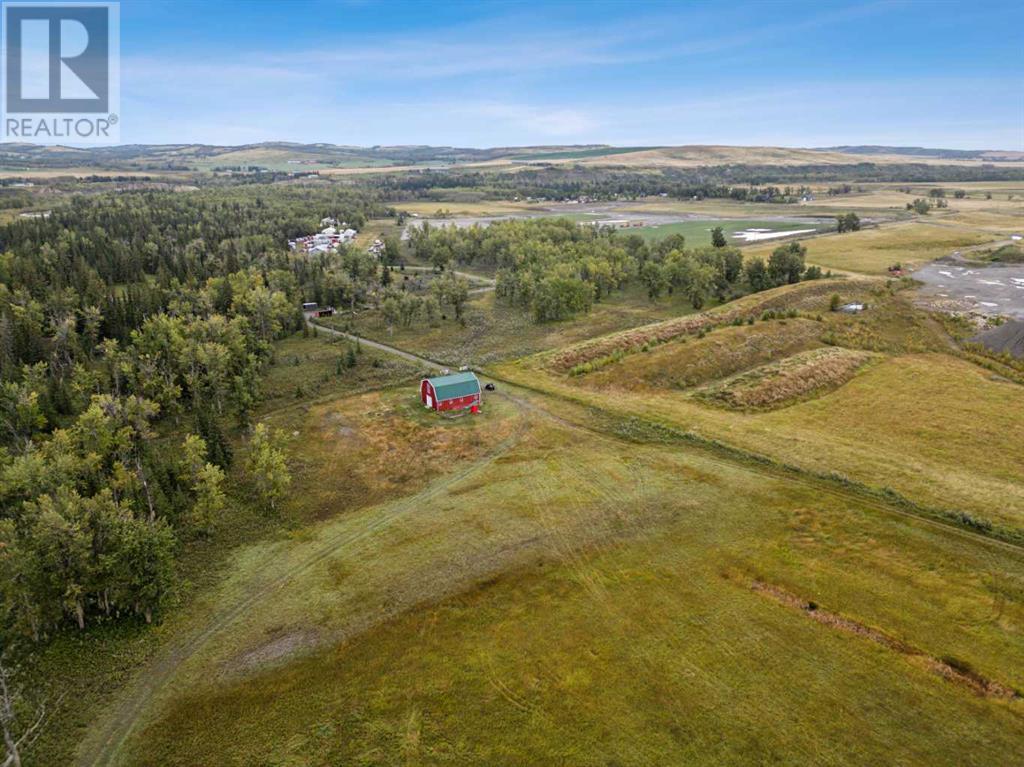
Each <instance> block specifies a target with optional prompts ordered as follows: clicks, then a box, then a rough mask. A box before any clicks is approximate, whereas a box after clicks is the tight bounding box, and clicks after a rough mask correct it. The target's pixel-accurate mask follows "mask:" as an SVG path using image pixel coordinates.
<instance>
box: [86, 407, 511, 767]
mask: <svg viewBox="0 0 1024 767" xmlns="http://www.w3.org/2000/svg"><path fill="white" fill-rule="evenodd" d="M523 428H524V427H523V424H522V423H521V424H520V427H519V428H518V429H517V431H516V432H515V433H514V434H513V435H511V436H510V437H509V438H507V439H506V440H504V441H503V442H502V443H500V444H499V445H498V446H497V447H496V448H495V449H494V450H492V451H491V452H489V453H488V454H487V455H485V456H484V457H483V458H481V459H479V460H478V461H475V462H474V463H472V464H471V465H469V466H467V467H465V468H463V469H461V470H459V471H456V472H454V473H452V474H448V475H445V476H444V477H442V478H441V479H439V480H438V481H436V482H434V483H432V484H431V485H430V486H429V487H427V488H426V489H425V490H423V491H422V492H420V493H417V494H416V495H413V496H410V497H408V498H404V499H401V500H399V501H396V502H394V503H392V504H390V505H389V507H387V508H386V510H385V511H383V512H382V513H381V514H380V515H377V516H375V517H372V518H371V519H370V521H369V522H368V523H367V524H366V525H365V526H363V527H360V528H358V529H355V530H349V529H347V528H346V529H343V530H342V531H341V532H340V533H339V534H337V535H335V536H332V537H330V538H328V539H327V540H325V541H323V542H322V543H321V544H320V545H319V546H317V547H316V548H314V549H312V550H311V551H310V552H309V553H308V555H307V556H306V557H305V558H304V559H303V560H302V561H301V562H300V563H299V564H297V565H296V566H295V567H292V568H290V569H289V570H288V571H287V572H285V573H282V574H280V575H277V576H275V577H274V578H272V579H271V580H270V581H268V582H266V583H253V584H252V586H251V588H250V589H249V590H248V591H247V592H246V593H245V594H244V596H242V598H241V599H239V600H238V601H236V602H235V603H234V604H233V605H232V606H231V607H229V608H227V609H225V610H223V611H222V612H220V613H218V614H216V615H214V616H213V617H212V618H211V619H210V620H209V622H208V623H207V624H206V626H205V627H204V628H203V629H202V631H200V632H198V633H194V634H192V635H191V636H188V637H186V638H184V639H182V640H180V641H178V642H175V643H173V644H171V645H170V646H169V647H167V648H166V649H165V650H164V651H163V652H162V653H161V654H160V655H159V657H158V658H156V659H155V660H154V661H152V662H151V663H150V664H148V665H147V666H146V667H145V668H143V669H141V670H140V671H139V673H138V674H137V675H136V685H135V688H134V690H133V692H132V694H131V695H129V696H128V697H127V698H125V699H124V700H122V701H121V702H120V704H119V705H117V706H116V707H115V708H114V709H113V711H112V712H111V713H110V715H109V716H108V718H107V721H106V722H105V723H104V724H103V725H102V726H101V727H100V728H99V729H98V730H95V731H94V732H95V733H96V734H95V735H94V736H93V737H90V738H87V739H86V741H85V742H84V744H83V746H82V747H81V748H80V750H79V754H78V758H77V759H76V763H77V764H79V765H83V766H89V767H92V766H93V765H105V764H113V763H115V759H116V757H117V755H118V752H119V751H120V749H121V747H122V746H123V745H124V743H125V741H126V740H127V739H128V737H129V736H130V735H131V734H132V732H133V731H134V730H135V728H136V726H137V725H138V722H139V719H140V718H141V716H142V714H143V712H144V711H145V709H146V707H147V706H148V705H149V703H150V702H151V701H152V700H153V699H154V698H155V696H156V695H157V693H158V692H159V691H160V690H161V689H162V688H163V687H164V685H165V684H166V683H167V682H168V681H169V680H170V678H171V677H172V675H173V673H174V671H175V670H176V669H177V668H178V667H179V666H180V665H181V664H182V663H183V662H184V661H185V660H186V659H187V658H189V657H191V656H192V655H193V654H195V653H196V652H197V651H198V650H199V649H200V648H202V647H203V646H204V645H205V644H206V643H207V642H208V641H209V640H210V639H211V638H212V637H213V636H215V635H216V634H218V633H219V632H221V631H223V630H224V629H226V628H227V627H228V626H229V625H231V623H232V622H234V621H235V620H237V619H238V618H239V617H241V616H242V615H244V614H245V613H246V612H247V611H248V610H249V609H250V608H252V607H253V606H254V605H255V604H256V603H257V602H259V601H260V600H261V599H263V598H265V597H268V596H269V595H270V594H272V593H273V592H274V591H275V590H276V589H278V588H280V587H281V586H283V585H284V584H286V583H287V582H288V581H290V580H291V579H292V578H294V577H295V576H296V575H298V574H300V573H302V572H304V571H306V570H308V569H310V568H311V567H313V566H314V565H316V564H317V563H318V562H321V561H322V560H324V559H326V558H327V557H329V556H331V555H334V554H337V553H338V552H339V551H343V550H345V549H347V548H350V547H353V546H355V545H356V544H358V543H360V542H362V541H364V540H366V539H367V538H369V537H370V536H371V535H373V534H374V533H375V532H377V531H379V530H381V529H383V528H384V527H386V526H388V525H389V524H391V523H392V522H394V521H396V520H397V519H399V518H400V517H402V516H405V515H406V514H409V513H411V512H413V511H415V510H416V509H417V508H418V507H419V506H420V505H421V504H422V503H423V502H424V501H427V500H429V499H431V498H433V497H435V496H437V495H439V494H441V493H442V492H444V491H445V490H447V489H448V487H449V486H451V485H453V484H455V483H457V482H459V481H461V480H464V479H466V478H468V477H470V476H472V475H473V474H475V473H477V472H479V471H480V470H482V469H483V468H485V467H486V466H488V465H490V464H491V463H493V462H494V461H495V460H496V459H497V458H499V457H500V456H502V455H504V454H505V453H506V452H508V451H509V450H510V449H511V448H512V447H514V446H515V444H516V443H517V442H518V441H519V439H520V437H521V436H522V434H523Z"/></svg>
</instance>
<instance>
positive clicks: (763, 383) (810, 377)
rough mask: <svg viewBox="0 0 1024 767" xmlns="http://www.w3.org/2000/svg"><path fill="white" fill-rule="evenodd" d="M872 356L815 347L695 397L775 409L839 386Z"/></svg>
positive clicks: (739, 406)
mask: <svg viewBox="0 0 1024 767" xmlns="http://www.w3.org/2000/svg"><path fill="white" fill-rule="evenodd" d="M870 358H871V355H870V354H868V353H867V352H858V351H851V350H849V349H843V348H839V347H830V348H826V349H813V350H811V351H806V352H800V353H798V354H794V355H793V356H791V357H787V358H785V359H783V360H779V361H777V362H772V363H769V364H767V365H762V366H760V367H757V368H754V369H753V370H750V371H747V372H745V373H740V374H739V375H736V376H733V377H731V378H728V379H726V380H725V381H722V382H721V383H718V384H715V385H713V386H709V387H707V388H705V389H703V390H701V391H700V392H698V393H697V394H696V396H697V397H699V398H700V399H703V400H704V401H706V402H710V403H712V404H716V405H722V406H725V407H729V408H734V409H737V410H773V409H775V408H779V407H784V406H786V405H791V404H793V403H794V402H798V401H800V400H804V399H808V398H810V397H814V396H820V395H822V394H825V393H827V392H830V391H834V390H835V389H838V388H839V387H840V386H842V385H843V384H844V383H846V382H847V381H849V380H850V379H851V378H853V376H854V375H855V374H856V373H857V371H858V370H859V369H860V368H861V367H862V366H863V365H864V364H865V363H866V362H867V361H868V360H869V359H870Z"/></svg>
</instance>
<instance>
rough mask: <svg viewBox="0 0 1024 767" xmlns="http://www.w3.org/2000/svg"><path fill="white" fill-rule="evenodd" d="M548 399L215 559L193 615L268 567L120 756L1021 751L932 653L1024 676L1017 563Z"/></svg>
mask: <svg viewBox="0 0 1024 767" xmlns="http://www.w3.org/2000/svg"><path fill="white" fill-rule="evenodd" d="M531 401H532V404H533V406H534V407H541V408H543V407H547V406H549V404H550V403H549V404H547V405H546V404H545V403H544V402H543V401H542V399H537V398H532V400H531ZM557 411H558V413H559V415H560V417H561V418H563V419H566V418H567V419H569V421H565V420H562V421H554V420H552V419H550V418H549V417H547V416H546V415H544V414H543V413H542V412H540V411H534V410H520V411H519V413H520V414H519V415H518V416H514V418H517V419H518V418H523V419H525V420H521V421H518V423H519V424H520V427H521V429H522V431H521V432H520V433H519V436H518V437H517V438H516V439H517V440H518V441H516V442H514V444H512V445H511V446H510V447H508V448H507V449H506V450H505V451H504V452H502V453H501V455H500V456H499V457H497V458H496V459H494V460H491V461H489V462H486V463H483V464H480V465H479V466H478V468H477V469H476V470H475V471H473V472H472V473H470V474H468V475H462V476H461V477H456V478H455V479H454V480H452V481H448V480H443V481H442V483H441V484H436V483H435V484H432V485H428V486H427V488H428V490H427V491H425V492H426V494H420V495H417V496H415V497H414V498H413V499H412V501H413V502H412V503H411V504H410V503H404V502H402V501H393V502H388V503H385V504H382V505H379V506H374V507H370V508H365V509H362V510H358V511H354V512H351V513H348V514H345V515H343V516H340V517H335V518H332V519H330V520H327V521H325V522H324V523H322V524H320V525H318V526H314V527H311V528H309V529H308V530H305V531H303V532H302V533H301V534H299V535H295V536H293V537H290V538H287V539H284V540H277V541H269V542H267V543H263V544H255V545H253V546H250V547H247V548H245V549H243V550H241V551H239V552H238V554H237V556H236V557H235V558H234V560H233V564H232V567H231V576H230V577H229V578H228V579H227V580H226V581H225V582H224V583H223V584H222V585H221V586H220V587H218V588H216V589H215V590H214V591H213V592H212V593H211V595H210V597H209V605H210V610H211V612H212V613H214V614H216V613H217V612H218V611H219V610H221V609H226V608H227V607H228V606H230V605H231V604H234V603H235V601H236V600H237V599H238V597H239V594H244V593H248V590H249V589H251V588H253V587H254V585H256V586H258V584H261V583H263V584H265V583H268V582H274V581H275V579H277V578H280V577H282V576H284V575H286V574H287V577H286V579H285V580H283V581H281V585H280V586H279V587H277V588H276V589H275V590H274V592H273V593H272V595H268V597H267V598H266V599H263V600H261V601H260V603H259V608H258V609H252V610H250V611H247V612H245V613H244V614H242V615H240V616H239V617H238V619H237V620H235V621H233V622H232V623H230V624H228V625H227V626H225V627H223V628H222V629H221V630H219V631H217V632H216V633H215V634H213V635H212V636H211V637H209V638H208V639H207V640H206V641H205V642H204V643H203V645H202V646H201V648H200V649H199V650H198V651H197V652H195V653H194V654H192V655H191V656H190V657H189V658H188V659H187V660H186V661H184V662H182V663H181V664H179V665H178V666H177V667H176V668H175V669H174V671H173V673H172V675H171V678H170V679H169V680H168V681H167V683H166V684H165V685H162V687H161V689H162V692H161V694H160V695H158V696H157V697H156V698H155V699H154V700H153V701H152V705H151V706H150V707H148V708H147V709H146V712H145V717H144V719H143V723H142V726H141V728H140V729H139V730H138V731H137V732H136V734H135V735H134V736H133V737H132V738H131V739H130V740H129V741H128V743H127V744H126V745H125V748H124V749H123V750H122V751H121V753H120V757H121V762H122V763H124V764H128V765H136V764H157V763H158V764H165V765H177V764H195V763H217V764H253V763H295V764H306V763H329V764H348V763H361V764H382V765H383V764H395V763H422V764H438V763H451V762H455V763H477V764H484V763H486V764H496V763H508V764H513V763H515V764H526V763H537V762H539V761H547V760H550V759H556V760H559V761H564V762H567V763H574V764H591V763H598V762H600V761H602V760H605V759H607V758H608V757H609V755H611V756H613V757H614V758H615V760H616V761H617V762H618V763H620V764H624V765H645V764H651V763H653V762H672V763H678V762H687V763H694V764H720V763H722V762H732V761H740V762H749V761H777V762H793V761H802V760H804V759H806V758H808V757H810V756H811V755H812V754H813V755H814V758H815V759H817V760H825V761H827V762H835V763H848V762H859V763H868V762H876V761H880V760H882V761H884V760H886V759H892V758H899V759H901V760H905V761H909V762H920V761H925V762H928V763H930V764H985V763H987V762H991V761H992V760H993V759H998V757H999V755H1000V754H1005V753H1007V752H1008V749H1009V750H1012V749H1014V748H1016V747H1017V746H1018V745H1019V739H1018V735H1017V730H1016V728H1015V726H1014V725H1015V723H1016V722H1017V721H1018V718H1019V716H1020V712H1019V703H1018V702H1016V701H1008V700H1004V699H1002V698H1000V697H999V695H997V694H995V693H993V694H984V695H979V694H978V693H977V692H976V691H975V690H974V689H973V688H972V687H971V686H970V684H968V683H967V682H966V681H965V680H962V679H960V678H957V677H954V678H953V679H947V678H944V676H943V675H942V674H941V673H939V672H938V671H937V670H936V669H938V668H942V666H941V663H942V661H940V660H939V659H941V658H952V659H955V660H956V663H957V664H960V665H965V664H969V665H970V667H971V668H972V669H974V670H975V672H976V673H977V674H978V675H981V676H983V677H984V678H986V679H990V680H992V681H998V682H999V683H1000V684H1002V685H1004V686H1005V685H1008V686H1014V685H1016V686H1020V685H1021V684H1024V677H1022V676H1021V673H1020V671H1019V669H1017V668H1015V667H1014V666H1012V665H1010V666H1007V665H1006V664H1005V663H1004V660H1005V658H1007V657H1012V656H1013V655H1014V654H1015V653H1018V652H1019V651H1020V650H1021V644H1020V642H1021V638H1020V632H1019V631H1018V629H1017V627H1018V626H1020V624H1021V621H1022V620H1024V616H1022V614H1021V611H1020V605H1019V604H1018V603H1017V602H1015V601H1007V600H1005V599H1004V602H1003V604H1004V607H1003V608H1002V610H1001V612H1000V614H999V617H998V619H992V617H991V616H992V600H993V598H994V597H995V596H996V595H997V594H1001V593H1009V592H1008V591H1007V590H1012V589H1019V588H1021V585H1020V572H1019V570H1017V569H1016V559H1015V558H1014V556H1013V555H1011V554H1009V553H1006V552H1001V551H999V550H991V549H988V548H986V547H985V546H984V545H980V544H979V543H978V542H977V541H974V540H968V539H963V538H960V537H959V536H956V535H953V534H951V533H950V532H948V531H945V530H940V529H934V528H929V527H922V526H920V524H919V523H917V522H914V521H912V520H905V519H902V518H898V517H897V518H893V517H890V516H887V515H885V514H884V513H879V512H878V511H876V510H873V509H872V508H868V507H862V506H859V505H858V502H857V501H856V500H853V499H849V498H833V497H830V496H828V495H825V496H823V495H821V494H820V493H818V492H817V490H816V488H814V487H813V486H805V485H803V484H801V483H799V482H796V483H795V482H793V481H791V480H785V479H782V478H776V477H772V476H771V475H765V474H763V473H761V471H760V470H758V469H757V468H755V467H746V466H742V465H733V464H730V463H729V462H722V461H721V460H719V459H716V458H715V457H713V456H711V455H706V454H704V453H702V452H700V451H694V450H686V449H667V448H665V447H664V446H660V445H644V444H636V443H633V442H624V441H621V440H618V439H612V438H608V437H605V436H602V435H601V434H600V433H594V432H591V431H588V430H586V429H584V430H581V429H580V427H579V426H575V425H574V423H573V422H575V420H576V418H577V417H582V416H580V414H579V413H577V412H574V411H572V410H571V408H570V409H569V410H568V411H567V409H566V408H563V407H562V406H557ZM310 424H311V425H315V424H316V419H311V421H310ZM581 425H582V426H584V427H585V426H586V423H585V421H584V422H581ZM311 460H315V457H313V458H311ZM328 460H329V459H326V458H325V462H327V461H328ZM335 481H338V482H341V481H344V478H343V477H342V476H340V475H337V474H336V480H335ZM362 531H372V532H368V533H367V536H368V537H359V536H360V535H362ZM336 541H351V543H350V544H345V545H336V544H335V543H333V542H336ZM318 552H322V554H319V553H318ZM312 555H315V556H317V557H319V558H318V559H317V560H316V564H315V565H314V566H311V567H305V566H304V563H305V562H307V561H308V560H309V558H310V556H312ZM979 570H980V571H984V572H987V573H991V577H990V578H984V579H978V578H977V577H974V576H973V575H972V574H973V573H976V572H978V571H979ZM766 583H767V584H771V586H772V588H774V589H777V590H782V591H783V592H784V593H792V594H796V595H799V597H800V598H801V599H805V600H813V601H814V602H815V603H816V604H819V605H821V606H822V607H823V608H827V610H829V611H831V613H833V614H835V615H840V616H842V617H843V619H844V620H846V621H847V623H841V622H838V621H835V622H833V624H831V625H829V624H826V623H822V622H819V621H815V620H810V619H809V618H808V615H807V613H806V611H804V610H801V609H793V608H791V607H787V606H786V605H784V604H780V603H779V601H777V600H776V599H773V598H768V596H766V592H765V590H764V587H763V586H761V585H760V584H766ZM925 584H927V589H928V593H929V594H933V595H943V596H942V598H934V599H928V598H925V599H922V598H921V589H922V587H923V586H924V585H925ZM957 615H959V616H963V618H965V619H961V620H954V619H953V618H954V616H957ZM856 626H871V627H873V628H874V630H876V631H879V632H883V633H884V634H885V635H886V636H898V637H900V638H901V642H902V644H900V645H899V646H898V647H886V646H884V645H881V644H879V643H878V642H877V641H873V640H872V639H870V638H869V637H866V636H862V635H859V633H858V632H857V631H856V630H853V629H851V628H850V627H856ZM937 664H938V665H937ZM822 732H827V733H828V737H827V738H823V737H822V736H821V733H822ZM281 733H286V734H287V736H286V737H281V735H280V734H281Z"/></svg>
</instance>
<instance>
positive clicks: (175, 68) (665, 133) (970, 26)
mask: <svg viewBox="0 0 1024 767" xmlns="http://www.w3.org/2000/svg"><path fill="white" fill-rule="evenodd" d="M1022 28H1024V4H1022V3H1010V2H1007V3H1003V2H992V1H988V0H987V1H985V2H978V1H977V0H973V1H969V2H808V3H802V2H755V3H742V2H737V3H700V2H692V3H686V2H672V3H668V2H662V3H643V2H630V3H626V2H622V3H613V2H593V1H591V2H576V3H568V2H559V3H542V2H529V3H527V2H490V3H488V2H475V3H445V4H441V3H430V2H391V3H387V4H384V3H375V2H297V1H292V2H284V1H281V2H266V1H265V0H264V1H263V2H247V3H235V2H216V1H215V0H210V1H209V2H192V1H191V0H184V1H182V0H176V1H175V2H154V1H148V2H147V1H145V0H123V2H122V3H121V88H122V106H121V117H122V122H121V140H122V142H123V143H185V142H204V143H214V144H240V143H250V142H257V141H271V140H289V141H302V142H316V141H323V142H330V143H335V144H357V145H374V144H435V145H455V146H475V147H488V146H511V145H529V144H565V143H574V144H575V143H609V144H616V145H663V144H709V143H714V144H745V145H781V146H830V145H836V144H890V145H916V146H934V147H950V148H964V149H977V148H999V149H1017V150H1022V149H1024V43H1022V38H1021V29H1022Z"/></svg>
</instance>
